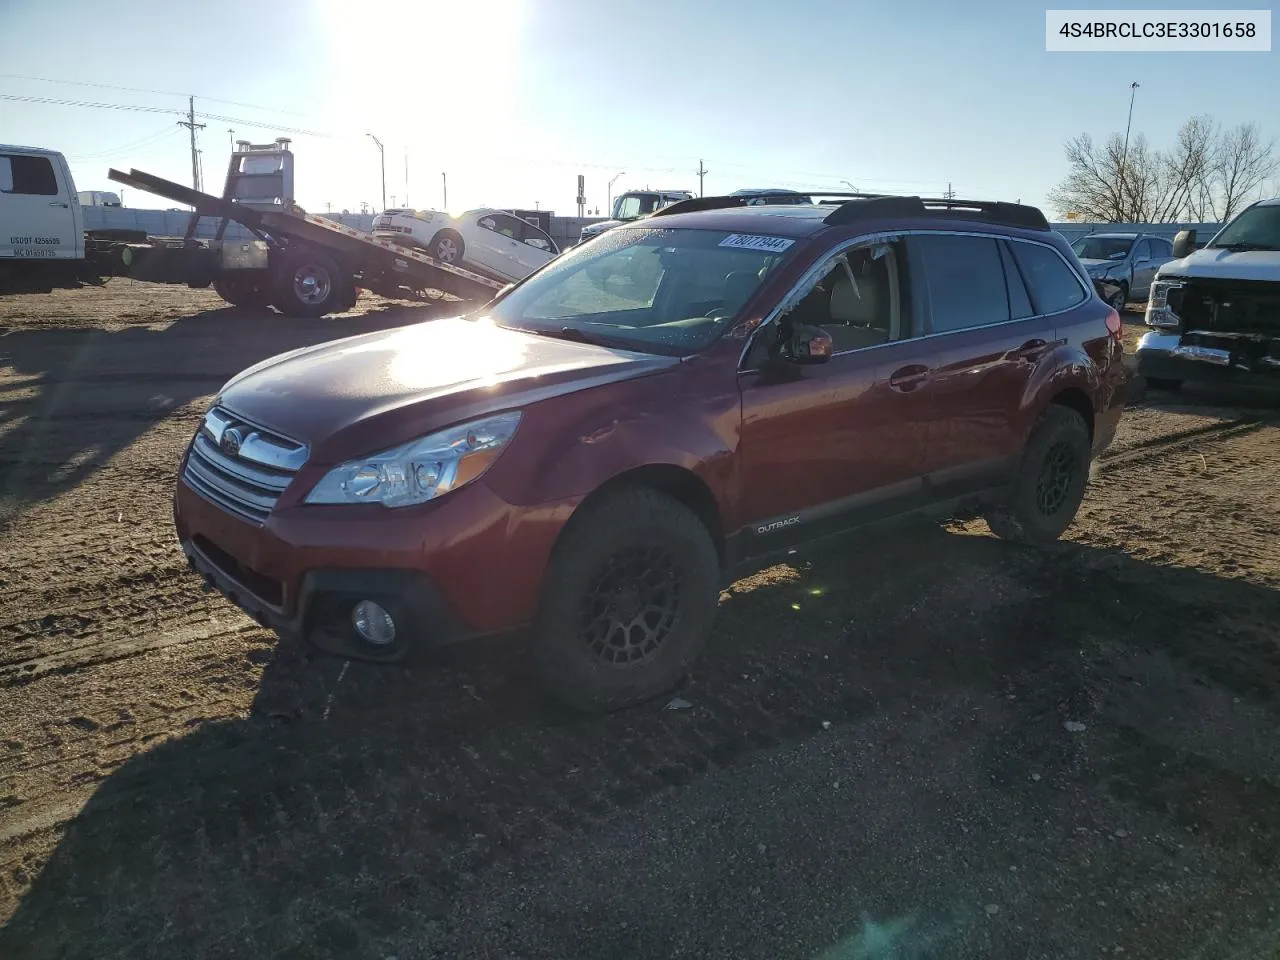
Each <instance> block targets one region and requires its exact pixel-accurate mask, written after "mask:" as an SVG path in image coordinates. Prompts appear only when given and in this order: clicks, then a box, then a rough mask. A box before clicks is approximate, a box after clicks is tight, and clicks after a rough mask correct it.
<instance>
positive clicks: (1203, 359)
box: [1136, 330, 1280, 381]
mask: <svg viewBox="0 0 1280 960" xmlns="http://www.w3.org/2000/svg"><path fill="white" fill-rule="evenodd" d="M1255 353H1256V351H1251V352H1249V353H1248V354H1245V353H1243V352H1241V351H1240V350H1239V349H1237V348H1236V347H1235V346H1234V344H1233V338H1232V337H1231V336H1230V335H1219V336H1215V335H1214V334H1210V333H1201V332H1197V331H1192V332H1190V333H1188V334H1186V335H1185V336H1184V335H1183V334H1181V333H1162V332H1161V331H1159V330H1152V331H1151V332H1149V333H1147V334H1145V335H1144V336H1143V338H1142V339H1141V340H1139V341H1138V349H1137V351H1136V356H1137V372H1138V373H1139V374H1140V375H1141V376H1144V377H1152V378H1155V379H1158V380H1200V381H1225V380H1238V379H1240V378H1242V377H1245V378H1248V377H1254V376H1264V377H1267V378H1268V379H1270V378H1272V377H1275V376H1277V375H1280V355H1277V354H1276V350H1275V348H1274V347H1273V348H1272V351H1271V353H1269V354H1261V355H1255Z"/></svg>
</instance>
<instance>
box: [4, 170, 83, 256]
mask: <svg viewBox="0 0 1280 960" xmlns="http://www.w3.org/2000/svg"><path fill="white" fill-rule="evenodd" d="M73 204H75V205H76V206H77V207H78V206H79V203H78V201H77V200H76V198H75V197H74V196H72V195H71V193H70V191H69V187H68V184H67V182H66V177H65V176H63V177H59V176H58V166H55V163H54V158H53V157H51V156H49V155H48V154H29V153H20V152H17V151H2V152H0V257H16V258H18V259H42V260H45V259H49V260H52V259H60V260H73V259H75V258H76V257H77V256H78V249H79V246H80V243H79V241H80V237H79V231H78V230H77V228H76V222H77V221H76V216H75V211H74V210H73V209H72V205H73Z"/></svg>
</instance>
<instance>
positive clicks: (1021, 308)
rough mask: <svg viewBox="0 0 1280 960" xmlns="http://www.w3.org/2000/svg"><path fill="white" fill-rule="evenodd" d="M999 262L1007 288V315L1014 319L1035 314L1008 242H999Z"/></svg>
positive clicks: (1021, 318)
mask: <svg viewBox="0 0 1280 960" xmlns="http://www.w3.org/2000/svg"><path fill="white" fill-rule="evenodd" d="M1000 262H1001V264H1002V265H1003V266H1004V282H1005V286H1006V287H1007V288H1008V290H1009V316H1010V317H1011V318H1012V319H1014V320H1023V319H1025V318H1027V317H1033V316H1035V313H1036V312H1035V310H1034V309H1033V308H1032V306H1031V297H1030V296H1029V295H1028V294H1027V286H1026V284H1025V283H1023V282H1022V274H1021V273H1020V272H1019V271H1018V265H1017V264H1016V263H1014V262H1013V254H1012V253H1010V252H1009V244H1008V243H1003V242H1002V243H1001V244H1000Z"/></svg>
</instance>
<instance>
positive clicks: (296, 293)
mask: <svg viewBox="0 0 1280 960" xmlns="http://www.w3.org/2000/svg"><path fill="white" fill-rule="evenodd" d="M352 289H353V287H352V285H351V277H349V276H348V275H347V274H346V273H345V272H344V271H343V270H342V268H341V267H339V266H338V263H337V261H336V260H334V259H333V258H332V257H330V256H329V255H328V254H326V253H321V252H320V251H318V250H293V251H289V252H286V253H284V254H283V255H282V256H281V258H280V261H279V263H278V264H277V265H276V276H275V299H274V300H273V301H272V303H273V304H274V305H275V307H276V308H277V309H279V311H280V312H281V313H283V314H284V315H285V316H289V317H322V316H324V315H325V314H326V313H334V312H336V311H339V310H342V309H344V307H343V306H342V305H343V304H345V303H346V302H347V300H348V299H349V297H350V294H351V291H352Z"/></svg>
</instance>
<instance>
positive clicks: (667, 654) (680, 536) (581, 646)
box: [530, 487, 720, 713]
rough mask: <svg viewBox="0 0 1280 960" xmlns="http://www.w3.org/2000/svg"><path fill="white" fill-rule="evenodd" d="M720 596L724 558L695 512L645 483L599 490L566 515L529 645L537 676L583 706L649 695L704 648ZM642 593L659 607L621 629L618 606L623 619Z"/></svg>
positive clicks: (604, 707) (608, 706) (625, 702)
mask: <svg viewBox="0 0 1280 960" xmlns="http://www.w3.org/2000/svg"><path fill="white" fill-rule="evenodd" d="M646 576H647V577H648V583H647V584H646V583H645V577H646ZM646 593H647V594H648V596H647V597H646ZM719 598H720V558H719V556H718V554H717V552H716V547H715V544H714V543H713V542H712V538H711V534H710V533H709V532H708V531H707V528H706V526H705V525H704V524H703V523H702V521H701V520H699V519H698V518H697V516H695V515H694V514H693V512H692V511H690V510H689V509H688V508H687V507H685V506H684V505H683V504H681V503H678V502H677V501H675V500H673V499H671V498H670V497H667V496H665V495H663V494H661V493H658V492H657V491H655V490H650V489H647V488H643V487H632V488H622V489H619V490H617V491H614V492H612V493H608V494H605V495H604V496H603V497H602V498H601V499H599V500H597V501H595V502H594V503H588V504H587V505H586V506H585V507H584V508H582V509H581V510H580V511H579V512H578V514H576V515H575V516H574V517H573V518H572V519H571V520H570V522H569V526H568V527H567V528H566V530H565V531H564V533H563V534H562V535H561V538H560V541H559V542H558V543H557V544H556V548H555V551H554V553H553V554H552V558H551V563H550V565H549V567H548V570H547V576H546V581H545V584H544V586H543V592H542V601H541V604H540V607H539V610H538V615H537V619H536V621H535V623H534V633H533V638H532V643H531V649H530V653H531V656H532V667H533V674H534V679H535V680H536V681H537V683H538V685H539V686H540V687H541V688H542V689H543V690H544V691H545V692H546V693H548V694H550V695H551V696H552V697H554V698H556V699H557V700H560V701H561V702H562V703H565V704H567V705H568V706H570V707H572V708H574V709H576V710H581V711H584V712H590V713H601V712H605V711H609V710H616V709H619V708H621V707H626V706H630V705H631V704H635V703H641V702H643V701H645V700H649V699H652V698H653V697H656V696H658V695H659V694H661V693H664V692H666V691H667V690H670V689H671V688H672V687H673V686H675V685H676V684H677V683H678V682H679V681H680V679H681V678H682V677H683V676H684V675H685V673H686V671H687V670H688V669H689V666H690V665H691V664H692V663H693V661H694V659H695V658H696V657H697V656H698V654H699V653H701V651H702V648H703V647H704V646H705V644H706V640H707V635H708V633H709V632H710V629H711V623H712V620H713V619H714V618H715V613H716V607H717V605H718V603H719ZM646 600H647V601H648V602H650V603H652V604H653V605H654V607H655V609H654V610H652V612H650V613H649V614H648V619H647V621H646V619H645V615H643V614H642V615H637V616H636V617H635V618H634V619H632V620H631V621H629V624H628V625H627V626H626V627H625V628H624V627H623V626H622V624H621V622H620V619H619V618H618V616H617V613H616V611H617V608H618V605H619V604H621V605H623V606H624V608H625V609H624V610H623V611H622V617H624V618H625V617H626V616H627V615H628V614H630V613H631V612H633V611H634V610H636V609H638V608H639V607H640V606H641V605H643V604H645V602H646ZM593 611H594V615H593ZM646 647H647V648H649V649H648V650H647V652H646V649H645V648H646ZM633 656H635V657H637V658H638V659H637V660H636V661H635V662H630V663H625V664H624V663H623V662H622V660H623V658H625V657H633Z"/></svg>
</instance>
